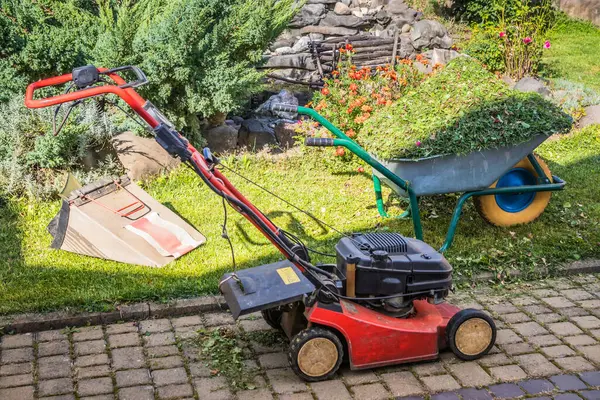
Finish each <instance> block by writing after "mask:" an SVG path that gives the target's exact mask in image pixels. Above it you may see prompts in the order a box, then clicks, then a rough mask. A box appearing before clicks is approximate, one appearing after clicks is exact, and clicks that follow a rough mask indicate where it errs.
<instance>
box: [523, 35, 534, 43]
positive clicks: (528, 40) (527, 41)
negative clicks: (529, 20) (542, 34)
mask: <svg viewBox="0 0 600 400" xmlns="http://www.w3.org/2000/svg"><path fill="white" fill-rule="evenodd" d="M532 41H533V39H532V38H530V37H529V36H527V37H526V38H525V39H523V43H525V44H529V43H531V42H532Z"/></svg>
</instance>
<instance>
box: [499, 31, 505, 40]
mask: <svg viewBox="0 0 600 400" xmlns="http://www.w3.org/2000/svg"><path fill="white" fill-rule="evenodd" d="M498 36H500V37H501V38H503V37H505V36H506V32H504V31H502V32H500V33H499V34H498Z"/></svg>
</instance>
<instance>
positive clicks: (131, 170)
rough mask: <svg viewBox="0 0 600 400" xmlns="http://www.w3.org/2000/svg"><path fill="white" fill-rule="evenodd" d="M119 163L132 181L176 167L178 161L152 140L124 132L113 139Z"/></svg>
mask: <svg viewBox="0 0 600 400" xmlns="http://www.w3.org/2000/svg"><path fill="white" fill-rule="evenodd" d="M112 145H113V147H114V148H115V151H116V152H117V156H118V157H119V161H121V164H123V167H125V169H126V170H127V175H129V177H130V178H131V179H133V180H141V179H146V178H149V177H150V176H153V175H158V174H161V173H163V172H165V171H168V170H170V169H173V168H175V167H177V166H178V165H179V163H180V161H179V159H176V158H173V157H171V156H170V155H169V154H168V153H167V152H166V151H165V150H164V149H163V148H162V147H161V146H160V145H159V144H158V143H157V142H156V140H154V139H151V138H144V137H140V136H136V135H135V134H133V133H132V132H124V133H121V134H120V135H117V136H115V137H114V138H113V141H112Z"/></svg>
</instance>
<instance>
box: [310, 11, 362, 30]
mask: <svg viewBox="0 0 600 400" xmlns="http://www.w3.org/2000/svg"><path fill="white" fill-rule="evenodd" d="M319 24H320V25H321V26H342V27H345V28H357V27H359V26H365V25H368V24H369V20H368V19H366V18H359V17H357V16H355V15H336V14H335V13H327V15H326V16H325V18H323V19H322V20H321V22H320V23H319Z"/></svg>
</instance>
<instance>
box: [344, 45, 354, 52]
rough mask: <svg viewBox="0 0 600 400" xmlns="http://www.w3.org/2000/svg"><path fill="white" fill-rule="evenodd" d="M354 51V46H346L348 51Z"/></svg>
mask: <svg viewBox="0 0 600 400" xmlns="http://www.w3.org/2000/svg"><path fill="white" fill-rule="evenodd" d="M353 49H354V47H353V46H352V45H351V44H350V43H348V44H347V45H346V50H347V51H352V50H353Z"/></svg>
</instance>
